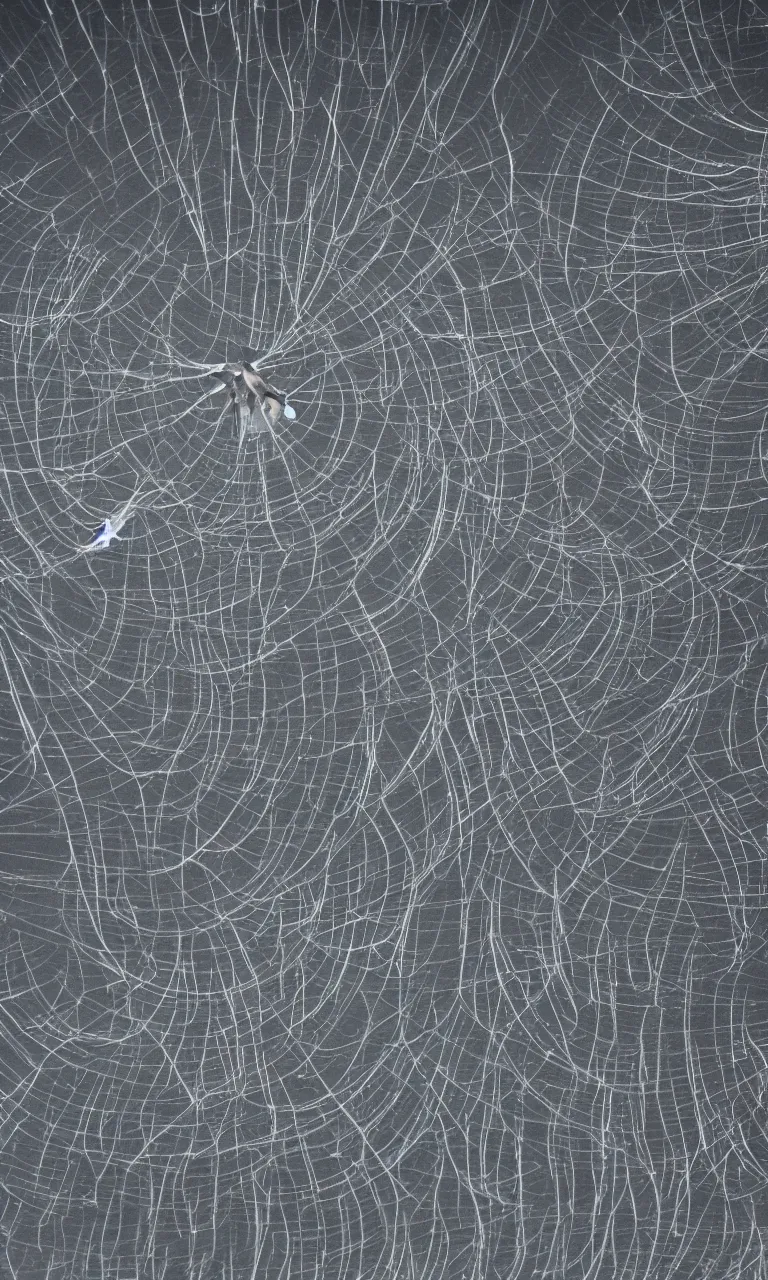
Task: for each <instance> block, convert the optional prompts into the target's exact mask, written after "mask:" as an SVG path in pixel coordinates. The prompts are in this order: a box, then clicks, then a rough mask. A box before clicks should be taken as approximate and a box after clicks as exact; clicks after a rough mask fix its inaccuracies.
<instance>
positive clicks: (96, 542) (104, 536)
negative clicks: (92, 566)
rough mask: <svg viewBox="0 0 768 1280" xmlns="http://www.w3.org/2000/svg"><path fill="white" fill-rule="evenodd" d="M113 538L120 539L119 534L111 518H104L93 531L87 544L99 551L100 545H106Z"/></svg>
mask: <svg viewBox="0 0 768 1280" xmlns="http://www.w3.org/2000/svg"><path fill="white" fill-rule="evenodd" d="M113 538H116V539H117V541H118V542H119V541H120V535H119V534H118V532H117V530H116V529H115V527H114V525H113V524H112V521H111V520H105V521H104V523H103V524H102V525H100V526H99V528H98V529H97V530H96V532H95V533H94V535H93V537H92V538H91V541H90V543H89V544H88V545H89V546H90V547H91V549H92V550H94V551H99V550H101V548H102V547H108V546H109V544H110V542H111V541H112V539H113Z"/></svg>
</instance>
